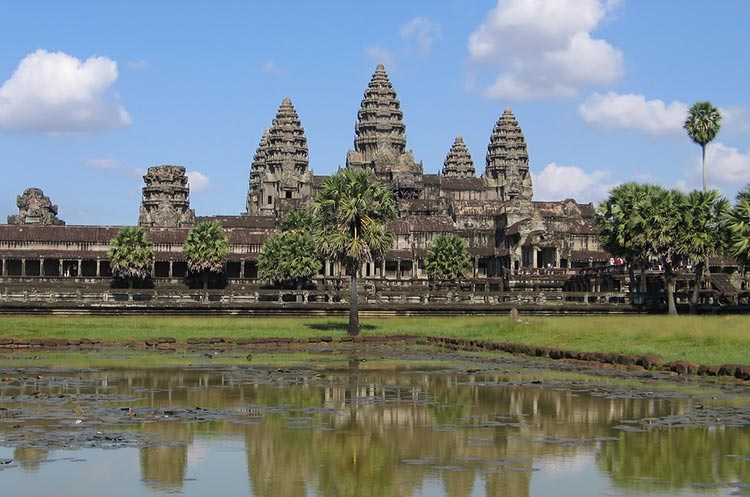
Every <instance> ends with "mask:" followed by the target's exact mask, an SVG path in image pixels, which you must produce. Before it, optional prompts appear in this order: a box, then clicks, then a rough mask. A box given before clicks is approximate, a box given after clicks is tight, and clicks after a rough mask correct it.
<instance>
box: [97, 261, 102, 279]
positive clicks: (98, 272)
mask: <svg viewBox="0 0 750 497" xmlns="http://www.w3.org/2000/svg"><path fill="white" fill-rule="evenodd" d="M96 277H97V278H101V277H102V260H101V259H99V258H98V257H97V258H96Z"/></svg>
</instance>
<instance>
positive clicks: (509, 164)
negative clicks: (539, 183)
mask: <svg viewBox="0 0 750 497" xmlns="http://www.w3.org/2000/svg"><path fill="white" fill-rule="evenodd" d="M482 177H483V179H484V180H485V182H486V184H487V186H488V187H489V188H494V189H495V192H496V193H497V197H498V198H499V199H500V200H525V201H528V202H531V197H532V194H533V189H532V186H531V173H530V172H529V152H528V150H527V149H526V140H525V139H524V136H523V132H522V131H521V127H520V126H519V125H518V121H516V118H515V116H514V115H513V112H512V111H511V110H510V108H507V109H505V112H503V115H502V116H500V119H498V121H497V123H495V128H494V129H493V130H492V136H491V137H490V144H489V145H488V146H487V167H486V169H485V172H484V174H483V175H482Z"/></svg>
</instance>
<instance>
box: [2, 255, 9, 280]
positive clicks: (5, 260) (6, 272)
mask: <svg viewBox="0 0 750 497" xmlns="http://www.w3.org/2000/svg"><path fill="white" fill-rule="evenodd" d="M3 276H8V260H7V259H6V258H5V257H3Z"/></svg>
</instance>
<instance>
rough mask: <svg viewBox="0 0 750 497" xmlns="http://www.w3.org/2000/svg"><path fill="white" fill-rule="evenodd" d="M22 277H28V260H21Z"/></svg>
mask: <svg viewBox="0 0 750 497" xmlns="http://www.w3.org/2000/svg"><path fill="white" fill-rule="evenodd" d="M21 276H26V259H21Z"/></svg>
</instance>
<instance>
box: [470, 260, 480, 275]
mask: <svg viewBox="0 0 750 497" xmlns="http://www.w3.org/2000/svg"><path fill="white" fill-rule="evenodd" d="M471 265H472V270H471V274H472V277H474V278H476V277H477V270H478V269H479V257H477V256H476V255H475V256H474V257H472V259H471Z"/></svg>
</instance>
